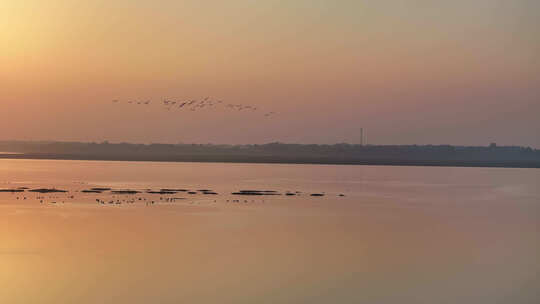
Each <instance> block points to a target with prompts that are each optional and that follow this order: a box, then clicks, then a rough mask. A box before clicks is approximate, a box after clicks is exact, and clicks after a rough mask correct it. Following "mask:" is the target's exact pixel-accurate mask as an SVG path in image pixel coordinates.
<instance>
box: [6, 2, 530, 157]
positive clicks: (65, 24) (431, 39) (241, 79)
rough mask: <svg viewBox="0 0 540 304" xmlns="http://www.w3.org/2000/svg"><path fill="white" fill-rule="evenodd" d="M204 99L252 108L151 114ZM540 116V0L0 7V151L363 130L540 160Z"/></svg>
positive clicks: (403, 140) (318, 136) (342, 138)
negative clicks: (17, 144) (10, 142)
mask: <svg viewBox="0 0 540 304" xmlns="http://www.w3.org/2000/svg"><path fill="white" fill-rule="evenodd" d="M207 96H208V97H210V98H212V99H219V100H223V101H224V103H233V104H246V105H253V106H256V107H258V108H259V109H260V110H258V111H252V112H246V111H230V110H226V109H221V108H211V109H204V110H200V111H195V112H192V111H166V110H165V109H164V108H163V107H162V106H158V103H159V102H161V101H162V100H163V99H165V98H167V99H171V100H185V99H201V98H204V97H207ZM114 99H118V100H121V101H127V100H152V104H151V105H149V106H136V105H128V104H122V103H118V104H115V103H112V102H111V100H114ZM270 111H272V112H276V114H275V115H273V116H270V117H264V115H263V114H262V113H265V112H270ZM539 117H540V1H537V0H515V1H503V0H469V1H465V0H455V1H427V0H409V1H400V0H395V1H390V0H381V1H360V0H333V1H331V0H327V1H324V0H296V1H294V0H291V1H277V0H265V1H256V0H251V1H248V0H230V1H204V0H187V1H180V0H177V1H172V0H161V1H156V0H154V1H143V0H116V1H110V0H93V1H75V0H69V1H68V0H27V1H18V0H17V1H16V0H3V1H1V2H0V130H2V132H0V140H4V139H17V140H65V141H72V140H73V141H104V140H108V141H111V142H120V141H122V142H141V143H151V142H154V143H156V142H161V143H165V142H166V143H180V142H183V143H192V142H196V143H265V142H273V141H280V142H295V143H337V142H349V143H358V142H359V141H360V128H364V130H365V135H366V140H367V142H368V143H371V144H456V145H488V144H489V143H491V142H496V143H497V144H500V145H523V146H532V147H536V148H540V119H539Z"/></svg>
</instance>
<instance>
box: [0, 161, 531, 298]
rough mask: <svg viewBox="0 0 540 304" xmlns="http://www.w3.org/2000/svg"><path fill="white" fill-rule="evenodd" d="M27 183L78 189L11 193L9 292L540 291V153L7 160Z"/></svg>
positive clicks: (6, 247) (1, 210) (4, 239)
mask: <svg viewBox="0 0 540 304" xmlns="http://www.w3.org/2000/svg"><path fill="white" fill-rule="evenodd" d="M95 186H104V187H112V188H115V189H128V188H129V189H136V190H141V191H143V190H145V189H160V188H187V189H203V188H204V189H212V190H214V191H216V192H218V193H219V195H215V196H207V195H202V194H196V195H188V194H182V193H179V194H175V195H172V196H169V197H176V198H182V199H179V200H175V201H174V202H172V203H171V202H165V201H164V200H159V198H160V197H161V198H162V199H165V198H166V197H167V196H166V195H162V196H160V195H150V194H137V195H133V196H116V197H114V199H115V200H116V199H121V200H132V201H133V202H134V203H132V204H126V203H123V204H119V205H117V204H111V205H109V204H105V205H102V204H98V203H96V199H104V200H110V199H113V198H112V195H111V194H108V193H103V194H83V193H81V192H78V191H80V190H83V189H88V188H90V187H95ZM17 187H29V188H35V187H57V188H61V189H65V190H69V191H70V192H69V193H66V194H46V195H37V194H33V193H28V192H25V193H0V303H538V302H540V294H539V291H538V290H539V289H540V288H538V287H539V286H540V277H539V275H540V261H539V257H540V244H539V240H540V234H539V227H540V225H539V224H540V170H537V169H489V168H436V167H376V166H326V165H264V164H219V163H153V162H100V161H49V160H0V189H6V188H17ZM240 189H259V190H277V191H280V192H282V193H283V192H285V191H299V192H301V194H300V195H299V196H290V197H289V196H272V197H270V196H264V197H237V196H233V195H231V192H233V191H237V190H240ZM315 192H317V193H322V192H324V193H325V196H324V197H311V196H309V194H310V193H315ZM339 194H344V195H345V196H344V197H340V196H338V195H339ZM38 196H39V198H38ZM139 199H140V200H139ZM145 199H146V201H145ZM235 199H238V200H239V202H233V200H235ZM150 200H155V201H156V203H155V204H151V205H148V204H147V203H146V202H148V201H150ZM40 201H43V202H40ZM53 201H54V202H56V203H55V204H53V203H52V202H53Z"/></svg>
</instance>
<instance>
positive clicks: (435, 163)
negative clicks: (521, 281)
mask: <svg viewBox="0 0 540 304" xmlns="http://www.w3.org/2000/svg"><path fill="white" fill-rule="evenodd" d="M0 159H35V160H88V161H132V162H201V163H248V164H312V165H358V166H423V167H480V168H529V169H538V168H540V161H529V160H526V161H517V160H500V161H499V160H496V161H493V160H489V161H482V160H410V159H365V158H364V159H362V158H358V159H355V158H337V157H284V156H253V155H250V156H241V155H110V154H109V155H98V154H52V153H19V154H13V153H9V154H8V153H0Z"/></svg>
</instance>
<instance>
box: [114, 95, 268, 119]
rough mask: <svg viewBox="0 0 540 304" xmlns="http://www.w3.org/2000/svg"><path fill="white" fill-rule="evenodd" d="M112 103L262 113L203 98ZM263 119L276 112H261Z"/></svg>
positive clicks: (175, 108) (172, 108) (249, 107)
mask: <svg viewBox="0 0 540 304" xmlns="http://www.w3.org/2000/svg"><path fill="white" fill-rule="evenodd" d="M112 103H118V104H120V103H123V104H129V105H142V106H148V105H152V104H158V105H160V106H161V107H163V108H164V109H165V110H167V111H172V110H185V111H197V110H201V109H204V108H218V107H219V108H222V109H227V110H232V111H246V112H247V111H260V112H263V111H262V110H261V109H260V108H259V107H256V106H253V105H245V104H232V103H225V102H223V100H214V99H211V98H210V97H205V98H202V99H198V100H197V99H187V100H172V99H164V100H162V101H161V102H156V103H153V102H152V101H151V100H145V101H141V100H139V101H137V100H126V101H121V100H118V99H114V100H112ZM263 113H264V114H263V115H264V117H270V116H274V115H276V114H277V113H276V112H263Z"/></svg>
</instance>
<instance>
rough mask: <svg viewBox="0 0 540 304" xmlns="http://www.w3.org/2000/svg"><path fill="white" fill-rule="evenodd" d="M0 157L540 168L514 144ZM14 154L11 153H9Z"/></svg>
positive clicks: (105, 148)
mask: <svg viewBox="0 0 540 304" xmlns="http://www.w3.org/2000/svg"><path fill="white" fill-rule="evenodd" d="M0 151H6V152H11V153H3V152H0V157H1V158H32V159H87V160H122V161H192V162H248V163H313V164H358V165H418V166H479V167H523V168H540V150H537V149H532V148H529V147H518V146H496V145H491V146H484V147H481V146H450V145H351V144H334V145H315V144H308V145H305V144H284V143H268V144H262V145H212V144H130V143H107V142H104V143H82V142H26V141H0ZM13 153H16V154H13Z"/></svg>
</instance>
